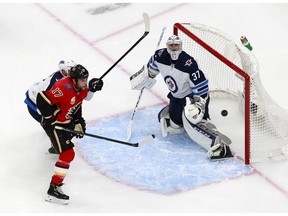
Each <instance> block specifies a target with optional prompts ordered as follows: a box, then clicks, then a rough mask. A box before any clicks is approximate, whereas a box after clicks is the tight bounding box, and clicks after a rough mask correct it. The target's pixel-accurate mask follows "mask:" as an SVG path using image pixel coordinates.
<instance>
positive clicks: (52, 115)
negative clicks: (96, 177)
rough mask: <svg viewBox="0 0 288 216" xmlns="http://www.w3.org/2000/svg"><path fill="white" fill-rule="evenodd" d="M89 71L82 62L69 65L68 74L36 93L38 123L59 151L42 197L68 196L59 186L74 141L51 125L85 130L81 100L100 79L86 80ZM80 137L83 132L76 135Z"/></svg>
mask: <svg viewBox="0 0 288 216" xmlns="http://www.w3.org/2000/svg"><path fill="white" fill-rule="evenodd" d="M88 76H89V73H88V71H87V70H86V68H84V67H83V66H82V65H80V64H78V65H76V66H74V67H72V68H71V71H70V76H68V77H65V78H63V79H61V80H59V81H57V82H56V83H55V84H54V85H53V87H52V88H51V89H50V90H48V91H41V92H39V94H38V95H37V105H38V109H39V110H40V112H41V115H42V120H41V125H42V127H43V128H44V130H45V131H46V133H47V135H48V136H49V138H50V140H51V142H52V145H53V147H54V148H55V150H56V151H57V152H58V153H59V158H58V161H57V162H56V164H55V167H54V174H53V176H52V180H51V182H50V187H49V189H48V192H47V193H48V197H47V199H46V201H49V202H55V203H60V204H68V201H69V196H67V195H66V194H64V193H63V191H62V189H61V186H62V185H63V183H62V182H63V180H64V178H65V176H66V174H67V171H68V169H69V167H70V163H71V161H73V159H74V155H75V152H74V149H73V147H74V144H73V142H72V141H71V139H72V138H73V136H74V134H71V133H70V132H66V131H63V130H56V129H55V126H60V127H63V128H68V129H74V130H76V131H80V132H83V133H85V130H86V124H85V120H84V118H83V117H82V101H83V99H85V98H86V97H87V94H88V91H89V90H90V91H92V92H96V91H100V90H101V89H102V86H103V81H102V80H100V79H97V78H93V79H91V80H90V81H89V86H88V82H87V79H88ZM76 137H77V138H82V137H83V135H77V136H76Z"/></svg>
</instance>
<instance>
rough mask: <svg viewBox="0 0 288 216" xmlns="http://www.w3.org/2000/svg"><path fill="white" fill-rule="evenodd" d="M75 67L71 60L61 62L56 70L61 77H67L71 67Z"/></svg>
mask: <svg viewBox="0 0 288 216" xmlns="http://www.w3.org/2000/svg"><path fill="white" fill-rule="evenodd" d="M75 65H76V62H75V61H73V60H69V61H65V60H61V61H60V62H59V64H58V68H59V70H60V71H61V73H62V74H63V76H68V75H69V73H70V70H71V68H72V67H74V66H75Z"/></svg>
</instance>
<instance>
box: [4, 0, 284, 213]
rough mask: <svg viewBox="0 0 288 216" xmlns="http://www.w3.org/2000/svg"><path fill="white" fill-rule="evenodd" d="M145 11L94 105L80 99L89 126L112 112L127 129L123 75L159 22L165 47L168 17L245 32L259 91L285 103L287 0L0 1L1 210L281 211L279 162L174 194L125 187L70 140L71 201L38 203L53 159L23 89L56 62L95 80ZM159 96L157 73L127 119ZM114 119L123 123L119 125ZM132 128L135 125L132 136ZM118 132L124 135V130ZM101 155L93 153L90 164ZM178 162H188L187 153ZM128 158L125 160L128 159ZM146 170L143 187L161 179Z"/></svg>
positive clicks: (140, 60)
mask: <svg viewBox="0 0 288 216" xmlns="http://www.w3.org/2000/svg"><path fill="white" fill-rule="evenodd" d="M143 12H147V13H148V14H149V16H150V18H151V32H150V33H149V35H148V36H147V37H146V38H145V39H144V40H143V41H142V42H141V43H140V44H139V45H138V46H137V47H136V48H135V49H133V50H132V51H131V53H129V54H128V55H127V56H126V57H125V58H124V59H123V60H122V61H121V62H120V63H119V65H118V66H117V67H115V68H114V69H113V70H112V71H111V72H110V73H109V74H108V75H107V76H106V77H105V78H104V87H103V90H102V91H101V92H97V93H96V94H95V96H94V98H93V99H92V101H90V102H84V106H83V108H84V110H83V115H84V117H85V119H86V121H87V122H88V123H90V124H91V125H93V124H92V123H93V122H96V123H97V122H101V121H102V120H103V119H105V118H106V119H107V118H108V119H109V118H111V117H113V118H114V119H113V121H114V120H115V116H120V117H119V118H120V120H119V118H118V119H117V121H115V124H114V125H113V124H109V127H115V128H119V127H122V128H124V131H125V129H126V128H125V127H126V123H127V124H128V121H127V119H128V120H129V117H130V114H132V111H133V109H134V106H135V103H136V101H137V99H138V95H139V92H137V91H132V90H131V88H130V82H129V77H130V75H131V74H133V73H135V72H136V71H138V70H139V69H140V68H141V67H142V65H143V64H146V62H147V61H148V59H149V58H150V56H151V55H152V54H153V53H154V51H155V48H156V45H157V41H158V38H159V35H160V33H161V30H162V28H163V27H164V26H166V27H167V30H166V32H165V35H164V38H163V41H162V43H161V45H160V47H163V46H164V45H165V43H164V42H165V41H166V40H167V37H168V36H170V35H171V34H172V27H173V24H174V23H176V22H199V23H202V24H205V25H209V26H213V27H215V28H218V29H221V30H222V31H224V32H226V33H227V34H229V35H230V36H232V37H234V38H239V37H240V36H241V35H243V34H244V35H246V36H247V38H248V39H249V40H250V42H251V43H252V46H253V48H254V49H253V52H254V54H255V56H256V57H257V59H258V61H259V64H260V76H261V80H262V83H263V85H264V87H265V89H266V90H267V91H268V93H269V94H270V95H271V96H272V97H273V98H274V100H275V101H276V102H277V103H278V104H279V105H280V106H282V107H283V108H285V109H288V102H287V99H286V92H287V85H286V82H287V80H286V73H287V68H288V61H287V47H288V40H287V38H288V30H287V27H288V25H287V19H288V4H286V3H282V4H280V3H278V4H276V3H275V4H272V3H253V4H251V3H239V4H238V3H233V4H228V3H203V4H201V3H179V4H177V3H162V4H160V3H155V4H153V3H147V4H142V3H141V4H140V3H129V4H123V3H122V4H120V3H118V4H113V3H106V4H100V3H99V4H98V3H94V4H92V3H89V4H85V3H82V4H80V3H70V4H61V3H58V4H47V3H46V4H45V3H37V4H33V3H22V4H21V3H15V4H9V3H6V4H4V3H0V38H1V39H0V47H1V48H0V63H1V64H0V65H1V76H2V78H1V81H2V82H1V83H2V86H4V87H3V88H2V92H1V98H2V103H1V107H2V108H1V111H2V114H1V130H2V133H1V139H0V163H1V166H0V173H1V178H0V191H1V196H0V213H97V214H104V213H114V214H124V213H133V214H136V213H139V214H140V213H145V214H148V213H156V214H165V215H166V214H168V213H171V214H177V213H187V214H190V213H222V212H223V213H287V212H288V184H287V179H288V172H287V170H288V162H287V161H281V162H267V163H257V164H252V165H251V166H249V167H246V168H245V170H244V171H243V170H242V171H243V175H237V176H236V177H233V178H231V177H229V178H224V179H221V180H219V181H212V182H210V183H207V184H204V185H196V186H195V187H192V188H190V189H189V188H188V189H185V190H183V191H181V192H177V193H168V194H167V193H161V192H160V193H155V191H154V192H153V191H151V190H149V189H144V190H143V189H139V187H136V186H133V185H131V184H123V182H121V181H119V180H117V179H116V180H115V179H114V178H113V176H112V174H111V175H109V174H107V173H105V172H104V173H103V172H101V170H100V168H99V167H97V166H93V164H91V163H89V161H88V160H87V157H90V156H91V155H89V154H88V153H89V152H90V153H91V151H90V150H89V149H88V152H85V149H84V147H85V145H84V144H85V141H84V140H85V139H86V138H85V139H83V141H76V142H75V144H76V147H75V151H76V157H75V159H74V161H73V162H72V164H71V168H70V170H69V173H68V175H67V177H66V179H65V186H64V191H65V193H67V194H68V195H70V204H69V205H68V206H60V205H56V204H50V203H47V202H45V201H44V198H45V196H46V191H47V189H48V185H49V182H50V178H51V175H52V172H53V168H54V164H55V162H56V160H57V156H55V155H49V154H47V153H46V152H47V149H48V147H49V145H50V143H49V140H48V138H47V137H46V135H45V133H44V131H43V130H42V128H41V127H40V126H39V125H38V124H37V123H36V122H35V121H34V120H33V119H32V118H31V116H30V115H29V113H28V111H27V108H26V106H25V104H24V103H23V101H24V99H25V92H26V90H27V89H28V88H29V87H30V86H31V85H32V84H33V83H34V82H36V81H39V80H41V79H43V78H45V77H47V76H48V75H49V74H51V73H52V72H54V71H56V70H57V65H58V62H59V61H60V60H62V59H73V60H75V61H77V62H78V63H81V64H83V65H84V66H85V67H86V68H87V69H88V70H89V72H90V77H91V78H92V77H100V76H101V75H102V74H103V73H104V72H105V71H107V70H108V68H109V67H110V66H111V65H112V64H113V63H114V62H116V61H117V60H118V59H119V58H120V56H122V55H123V54H124V53H125V52H126V51H127V50H128V49H129V48H130V47H131V45H132V44H133V43H135V42H136V41H137V40H138V39H139V38H140V37H141V35H142V34H143V32H144V24H143V19H142V13H143ZM166 95H167V88H166V86H165V84H164V82H163V81H162V80H161V77H160V76H158V77H157V84H156V85H155V86H154V87H153V88H152V90H149V91H144V94H143V97H142V99H141V102H140V104H139V113H137V114H136V115H137V118H135V122H137V121H139V122H140V123H139V122H138V124H141V122H146V121H150V120H151V119H150V116H149V115H148V116H147V113H146V114H145V113H144V114H142V111H143V110H145V109H150V108H151V107H152V108H153V107H162V106H164V104H165V103H167V99H166ZM153 112H155V113H157V110H156V111H153ZM138 114H139V115H138ZM121 116H122V118H125V120H123V119H122V121H121ZM123 116H124V117H123ZM152 117H153V116H151V118H152ZM153 122H156V121H155V119H153ZM117 124H119V125H117ZM225 124H228V123H227V122H226V123H225ZM143 125H145V124H143ZM232 125H233V124H232V123H231V127H232ZM104 126H105V127H106V126H107V125H105V124H104V125H103V127H102V128H101V129H102V130H103V131H104V132H105V127H104ZM220 127H221V126H220ZM147 128H148V129H150V130H151V129H153V130H156V132H155V133H158V132H159V131H158V132H157V130H159V128H158V126H157V123H155V124H154V123H153V127H150V128H149V125H148V126H147V127H145V130H146V129H147ZM112 129H113V128H112ZM138 129H139V128H138ZM138 129H137V125H133V129H132V136H133V133H134V135H135V132H137V130H138ZM148 129H147V130H148ZM91 130H92V129H91ZM150 132H151V131H149V130H148V131H147V133H150ZM111 134H113V132H112V133H111ZM105 135H106V136H107V134H105ZM158 135H159V134H158ZM119 136H120V135H119ZM120 138H121V139H122V138H123V139H124V138H125V134H124V135H123V137H120ZM132 138H133V137H132ZM134 138H135V137H134ZM87 140H88V139H87ZM95 142H97V139H95ZM81 143H82V144H83V143H84V144H83V146H81ZM111 145H112V144H111V143H109V146H111ZM116 145H117V146H118V144H114V147H115V146H116ZM153 145H156V143H155V142H154V141H153V142H151V143H149V144H147V146H148V147H149V148H150V149H149V148H148V147H147V148H148V151H146V155H145V156H148V157H149V154H151V152H149V151H151V150H152V149H153ZM163 145H164V144H163ZM107 146H108V145H107ZM164 147H167V149H166V148H164ZM182 147H183V146H182ZM182 147H180V148H182ZM171 148H172V149H171ZM173 148H174V149H177V145H175V144H174V145H171V146H165V145H164V146H162V151H165V150H166V151H170V152H171V151H175V150H173ZM95 149H97V148H96V145H95ZM86 150H87V149H86ZM100 150H101V148H100ZM102 150H103V147H102ZM182 150H183V148H182ZM184 150H185V148H184ZM121 151H122V150H121ZM121 151H120V150H118V149H117V148H116V150H115V149H113V148H112V150H111V157H112V159H113V157H114V161H113V163H114V164H115V166H116V165H118V164H117V160H115V155H118V156H120V158H119V163H120V162H121V161H120V159H123V158H125V157H121V156H123V155H125V151H124V153H123V152H121ZM129 151H130V150H129ZM143 151H144V150H143ZM179 151H180V150H179ZM176 152H177V151H176ZM184 152H185V151H184ZM187 152H189V149H188V150H187ZM117 153H118V154H117ZM153 153H155V152H153ZM107 154H108V155H109V151H108V153H107V152H106V155H105V159H107V158H109V157H108V156H107ZM203 155H204V154H203ZM92 156H93V155H92ZM185 157H187V155H185ZM168 158H169V157H168ZM188 158H189V157H188ZM98 159H99V158H98ZM178 159H179V158H178ZM103 161H104V160H101V158H100V160H99V161H98V164H99V163H101V162H103ZM164 162H165V160H164ZM184 162H185V163H186V162H189V163H191V164H193V160H192V159H190V158H189V159H187V160H186V161H184ZM113 163H110V165H111V164H112V166H111V170H112V169H113V168H115V166H113ZM121 163H123V161H122V162H121ZM145 163H147V161H145ZM161 163H162V165H163V160H160V159H159V164H161ZM123 164H125V163H123ZM129 164H130V165H131V166H133V163H131V161H130V162H129ZM172 165H173V164H172ZM206 165H207V164H206ZM169 166H171V164H167V168H169ZM121 168H125V167H122V166H121ZM146 168H147V167H146ZM170 168H171V167H170ZM218 168H219V167H215V169H218ZM144 169H145V166H144ZM247 169H248V171H249V172H246V171H247ZM251 169H252V170H253V171H252V172H250V170H251ZM120 171H121V172H120V173H117V172H116V173H117V174H118V175H120V176H121V175H123V176H125V174H126V175H127V176H128V175H130V174H131V172H130V171H131V169H130V168H129V167H127V172H126V171H125V169H123V170H120ZM169 171H173V170H171V169H169ZM185 171H187V170H185ZM188 171H189V170H188ZM213 171H215V170H213ZM242 171H241V172H242ZM118 172H119V170H118ZM175 172H177V170H175ZM178 172H179V171H178ZM205 172H207V175H205V173H204V174H203V173H202V174H203V176H204V178H206V177H207V176H211V173H212V171H209V170H208V171H207V170H205ZM114 174H115V172H114ZM154 174H155V175H154V177H155V176H156V177H155V180H154V181H153V183H150V182H149V181H146V182H148V185H149V186H151V184H163V182H162V181H161V179H160V178H159V181H158V180H157V175H159V176H160V172H159V173H158V172H156V173H154ZM189 174H191V173H189ZM170 175H173V172H171V174H170ZM111 176H112V177H111ZM159 176H158V177H159ZM205 176H206V177H205ZM212 176H213V177H216V176H217V174H213V175H212ZM187 181H188V182H189V179H188V180H187ZM138 182H141V180H139V181H138ZM155 182H156V183H155ZM172 183H173V181H172ZM176 184H177V182H176ZM152 186H153V185H152Z"/></svg>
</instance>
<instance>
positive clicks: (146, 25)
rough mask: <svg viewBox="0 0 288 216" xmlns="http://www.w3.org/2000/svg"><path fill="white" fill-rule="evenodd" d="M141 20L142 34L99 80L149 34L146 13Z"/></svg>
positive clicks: (148, 19) (148, 20)
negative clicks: (142, 22) (143, 25)
mask: <svg viewBox="0 0 288 216" xmlns="http://www.w3.org/2000/svg"><path fill="white" fill-rule="evenodd" d="M143 19H144V24H145V32H144V34H143V35H142V36H141V37H140V38H139V39H138V40H137V41H136V43H134V44H133V46H131V47H130V49H128V50H127V51H126V52H125V53H124V54H123V55H122V56H121V57H120V58H119V59H118V60H117V61H116V62H115V63H114V64H113V65H112V66H111V67H110V68H109V69H108V70H107V71H106V72H105V73H104V74H103V75H102V76H101V77H100V78H99V79H103V78H104V77H105V76H106V75H107V74H108V73H109V72H110V71H111V70H112V69H113V68H114V67H115V66H116V65H117V64H118V63H119V62H120V61H121V60H122V59H123V58H124V57H125V56H126V55H127V54H128V53H129V52H130V51H131V50H132V49H134V47H135V46H137V44H139V43H140V41H141V40H143V39H144V38H145V37H146V36H147V35H148V34H149V32H150V18H149V16H148V14H147V13H143Z"/></svg>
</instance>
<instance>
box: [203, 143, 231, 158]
mask: <svg viewBox="0 0 288 216" xmlns="http://www.w3.org/2000/svg"><path fill="white" fill-rule="evenodd" d="M207 157H208V158H209V159H210V160H221V159H227V158H231V157H233V155H232V153H231V150H230V148H229V146H228V145H225V144H224V143H222V142H220V143H218V144H215V145H213V146H212V147H211V148H210V149H209V151H208V152H207Z"/></svg>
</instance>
